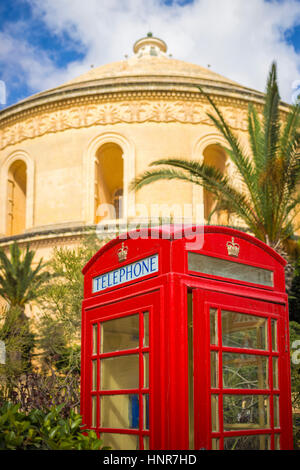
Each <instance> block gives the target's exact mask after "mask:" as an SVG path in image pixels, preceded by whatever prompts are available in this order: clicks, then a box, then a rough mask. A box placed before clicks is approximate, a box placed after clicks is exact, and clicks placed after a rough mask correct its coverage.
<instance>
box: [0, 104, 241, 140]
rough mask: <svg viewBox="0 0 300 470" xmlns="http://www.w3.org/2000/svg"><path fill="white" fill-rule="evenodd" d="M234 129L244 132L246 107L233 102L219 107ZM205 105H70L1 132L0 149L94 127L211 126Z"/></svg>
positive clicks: (209, 109)
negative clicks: (112, 125)
mask: <svg viewBox="0 0 300 470" xmlns="http://www.w3.org/2000/svg"><path fill="white" fill-rule="evenodd" d="M219 107H220V109H221V110H222V111H223V113H224V115H225V118H226V119H227V121H228V123H229V124H230V126H231V127H232V128H233V129H239V130H243V131H245V130H246V129H247V108H246V106H245V105H244V107H241V105H239V106H237V105H234V103H228V104H226V105H224V104H222V105H219ZM207 112H211V107H210V105H209V104H208V103H205V102H201V101H194V100H186V101H183V100H178V101H177V100H176V101H175V100H174V101H172V100H170V99H157V100H135V101H133V100H127V101H120V102H106V103H103V102H99V103H96V104H84V103H83V104H81V105H75V106H74V105H73V106H71V107H67V108H65V109H58V110H57V109H56V110H53V111H48V112H47V111H46V112H44V113H40V114H37V115H35V116H33V117H29V118H27V119H26V118H25V119H24V120H22V121H20V122H17V123H14V124H11V125H9V126H7V127H4V128H2V129H1V130H0V149H4V148H5V147H7V146H8V145H13V144H17V143H19V142H21V141H23V140H25V139H32V138H35V137H39V136H42V135H44V134H48V133H55V132H61V131H64V130H67V129H79V128H83V127H89V126H93V125H107V124H116V123H121V122H124V123H144V122H164V123H165V122H181V123H183V124H207V125H212V124H211V122H210V120H209V119H208V117H207Z"/></svg>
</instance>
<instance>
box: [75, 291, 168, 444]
mask: <svg viewBox="0 0 300 470" xmlns="http://www.w3.org/2000/svg"><path fill="white" fill-rule="evenodd" d="M158 312H159V309H158V292H153V293H151V294H144V295H142V296H141V295H136V296H135V297H132V298H130V299H127V300H123V301H118V302H107V303H105V304H104V305H102V306H99V307H93V308H90V309H85V310H84V315H86V328H85V332H84V335H85V344H86V347H85V348H84V350H85V351H86V353H85V357H84V358H83V367H84V370H83V373H82V377H84V378H85V379H83V383H82V387H84V390H85V393H84V396H85V397H89V399H85V400H84V402H83V403H82V407H83V409H82V413H83V415H84V417H85V423H86V425H87V427H88V428H90V429H94V430H96V431H97V433H98V434H100V438H101V439H102V440H103V441H104V445H106V446H110V447H111V448H112V449H114V450H118V449H119V450H124V449H126V450H128V449H129V450H130V449H132V450H135V449H149V446H150V439H151V438H150V434H152V432H153V431H154V430H153V425H154V424H153V418H152V417H153V412H154V410H153V407H152V402H153V400H154V397H155V394H156V390H155V383H156V382H157V381H155V380H154V378H153V377H152V373H151V372H150V367H151V364H152V361H155V354H156V351H155V348H153V343H154V341H155V338H153V322H154V321H155V316H156V315H157V313H158ZM157 354H159V351H157ZM154 373H155V371H154ZM158 386H159V384H158ZM158 406H159V403H158ZM156 432H157V434H158V438H159V429H157V431H156ZM153 434H154V432H153Z"/></svg>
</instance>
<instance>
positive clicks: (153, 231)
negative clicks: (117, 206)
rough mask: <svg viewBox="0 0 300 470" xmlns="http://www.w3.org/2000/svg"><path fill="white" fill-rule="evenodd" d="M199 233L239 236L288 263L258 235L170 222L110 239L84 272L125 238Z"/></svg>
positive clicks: (180, 235)
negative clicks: (257, 236)
mask: <svg viewBox="0 0 300 470" xmlns="http://www.w3.org/2000/svg"><path fill="white" fill-rule="evenodd" d="M134 233H136V234H138V235H139V236H136V237H134V236H133V234H134ZM199 233H223V234H225V235H226V234H227V235H228V236H231V237H238V238H242V239H244V240H246V241H248V242H249V243H252V244H254V245H256V246H258V247H259V248H261V249H263V250H264V251H266V252H267V253H268V254H269V255H270V256H272V257H273V258H274V259H275V260H276V261H277V262H279V263H280V264H281V265H282V266H285V265H286V263H287V262H286V260H285V259H284V258H283V257H282V256H280V255H279V254H278V253H277V252H276V251H275V250H274V249H273V248H271V247H270V246H268V245H266V244H265V243H264V242H262V241H261V240H259V239H258V238H256V237H253V236H252V235H249V234H247V233H245V232H242V231H240V230H237V229H233V228H230V227H223V226H214V225H189V226H187V225H184V226H183V225H176V224H170V225H162V226H159V227H151V228H149V227H146V228H141V229H139V230H131V231H129V232H127V233H126V234H124V233H123V234H121V235H119V236H117V237H116V238H114V239H113V240H110V241H109V242H108V243H106V244H105V245H104V246H103V247H102V248H100V250H98V251H97V253H95V255H94V256H93V257H92V258H91V259H90V260H89V261H88V263H87V264H86V265H85V266H84V268H83V269H82V273H83V274H85V273H86V272H87V271H88V270H89V269H90V268H91V266H93V264H94V263H95V262H96V261H97V260H98V258H99V257H100V256H101V255H103V253H105V252H106V251H107V250H109V249H111V248H112V247H113V246H115V245H117V244H119V243H121V242H124V241H125V240H130V239H136V241H138V240H139V239H143V240H145V239H146V240H147V239H148V238H149V239H151V238H154V239H164V240H169V241H170V242H172V241H174V240H178V239H183V238H187V239H188V240H189V241H191V234H195V236H196V235H197V234H199Z"/></svg>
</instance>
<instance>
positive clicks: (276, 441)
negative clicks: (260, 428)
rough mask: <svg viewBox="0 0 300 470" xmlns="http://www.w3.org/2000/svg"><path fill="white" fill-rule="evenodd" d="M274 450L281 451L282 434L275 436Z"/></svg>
mask: <svg viewBox="0 0 300 470" xmlns="http://www.w3.org/2000/svg"><path fill="white" fill-rule="evenodd" d="M274 449H275V450H280V434H275V436H274Z"/></svg>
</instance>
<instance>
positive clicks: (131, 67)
mask: <svg viewBox="0 0 300 470" xmlns="http://www.w3.org/2000/svg"><path fill="white" fill-rule="evenodd" d="M133 52H134V53H133V55H132V56H131V57H126V59H125V60H121V61H118V62H112V63H109V64H105V65H100V66H98V67H92V68H91V69H90V70H89V71H88V72H86V73H84V74H82V75H79V76H78V77H75V78H74V79H72V80H69V81H67V82H66V83H64V84H62V85H59V86H57V87H55V88H52V89H49V90H46V91H43V92H40V93H37V94H35V95H32V96H30V97H29V98H26V99H24V100H22V101H20V102H19V103H18V104H16V105H13V106H10V107H9V108H7V109H6V110H2V111H1V112H0V119H1V115H2V116H3V117H4V116H6V115H7V116H8V115H10V114H11V112H12V113H14V112H15V111H18V109H19V108H20V106H21V107H22V108H23V109H27V108H28V107H31V106H35V105H38V104H40V103H43V102H44V100H45V99H46V100H47V101H48V102H52V101H56V100H61V99H66V98H70V97H77V96H80V95H89V96H93V95H97V94H99V93H100V94H105V93H113V92H124V91H128V92H130V91H141V92H142V91H145V90H161V91H174V92H176V91H189V92H191V93H193V94H194V93H197V94H199V90H198V88H197V85H200V86H202V87H203V89H204V90H205V91H207V92H210V93H214V94H216V95H224V94H226V95H227V96H232V97H236V98H237V97H239V98H244V99H248V100H249V99H251V100H254V101H259V102H260V101H261V99H262V97H263V93H261V92H258V91H256V90H254V89H251V88H248V87H245V86H243V85H241V84H239V83H237V82H235V81H233V80H230V79H229V78H226V77H224V76H222V75H220V74H218V73H216V72H214V71H212V70H211V69H209V68H205V67H202V66H200V65H197V64H193V63H189V62H185V61H182V60H177V59H174V58H173V57H171V55H167V45H166V43H165V42H164V41H162V40H161V39H159V38H155V37H153V36H152V35H151V33H149V34H148V36H147V37H145V38H142V39H139V40H138V41H136V43H135V44H134V46H133Z"/></svg>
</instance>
